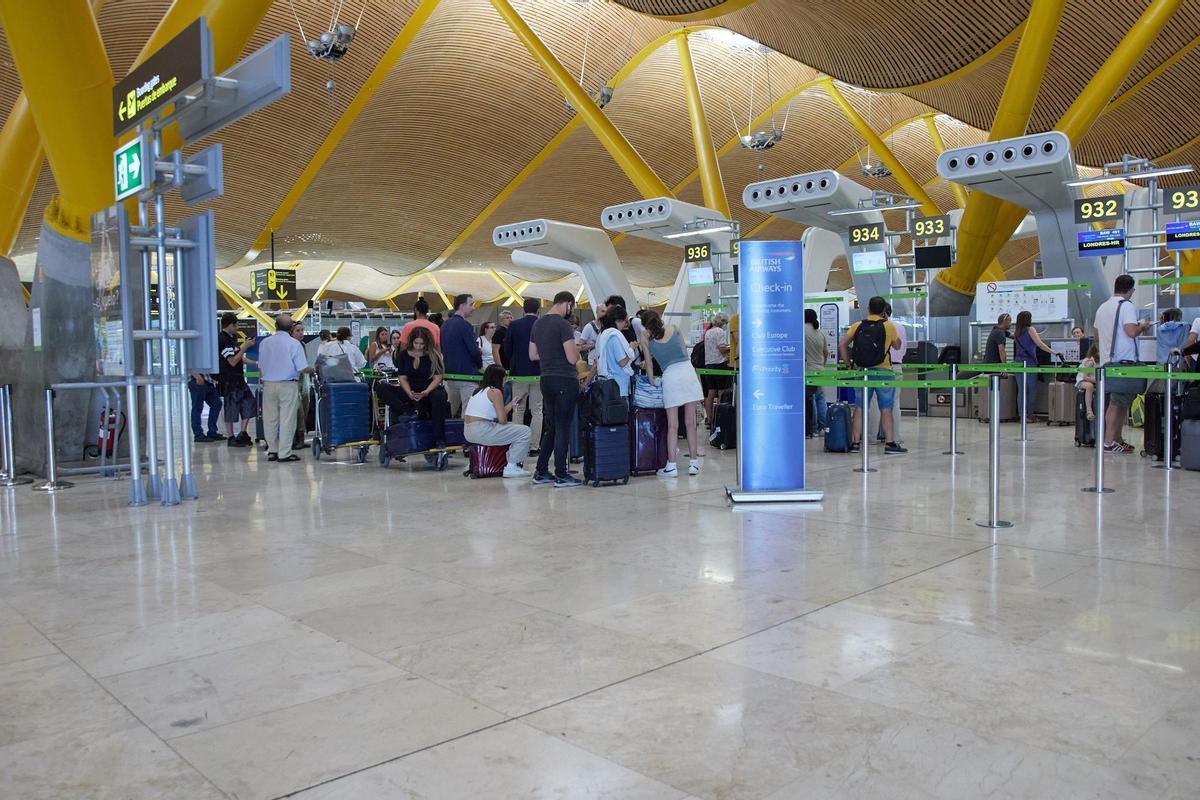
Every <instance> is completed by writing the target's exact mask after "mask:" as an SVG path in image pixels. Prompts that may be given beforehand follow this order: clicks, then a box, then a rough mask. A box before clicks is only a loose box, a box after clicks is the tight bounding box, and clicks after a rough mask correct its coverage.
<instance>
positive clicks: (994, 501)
mask: <svg viewBox="0 0 1200 800" xmlns="http://www.w3.org/2000/svg"><path fill="white" fill-rule="evenodd" d="M988 405H989V415H988V416H989V419H988V518H987V519H986V520H982V519H981V520H978V521H976V523H975V524H976V525H978V526H979V527H981V528H1011V527H1012V523H1011V522H1008V521H1007V520H1002V519H1000V376H999V375H993V376H991V378H990V379H989V385H988Z"/></svg>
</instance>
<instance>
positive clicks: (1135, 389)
mask: <svg viewBox="0 0 1200 800" xmlns="http://www.w3.org/2000/svg"><path fill="white" fill-rule="evenodd" d="M1128 302H1129V301H1128V300H1122V301H1121V302H1120V303H1117V310H1116V313H1115V314H1113V330H1112V338H1111V339H1110V340H1109V344H1108V359H1109V360H1108V361H1107V362H1105V366H1111V365H1112V364H1114V363H1115V364H1116V365H1117V366H1118V367H1132V366H1137V364H1138V362H1136V361H1129V360H1124V361H1116V362H1114V361H1113V360H1112V357H1113V353H1115V352H1116V349H1117V328H1118V327H1119V326H1120V324H1121V305H1122V304H1124V303H1128ZM1104 382H1105V388H1106V389H1107V390H1108V392H1109V393H1110V394H1133V395H1137V394H1145V393H1146V379H1145V378H1109V377H1108V376H1105V378H1104Z"/></svg>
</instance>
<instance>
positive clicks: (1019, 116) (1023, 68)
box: [937, 0, 1066, 297]
mask: <svg viewBox="0 0 1200 800" xmlns="http://www.w3.org/2000/svg"><path fill="white" fill-rule="evenodd" d="M1065 5H1066V0H1034V3H1033V7H1032V8H1031V9H1030V11H1029V18H1028V19H1027V20H1026V23H1025V32H1024V33H1023V34H1022V35H1021V44H1020V45H1019V46H1018V47H1017V56H1016V58H1015V59H1014V60H1013V64H1012V68H1011V69H1010V70H1009V73H1008V81H1007V82H1006V83H1005V85H1004V94H1003V95H1002V96H1001V98H1000V104H999V105H998V106H997V108H996V116H995V118H994V119H993V121H992V130H991V133H989V134H988V141H990V142H994V141H998V140H1000V139H1009V138H1012V137H1014V136H1023V135H1024V134H1025V129H1026V127H1027V126H1028V125H1029V117H1030V115H1031V114H1032V113H1033V106H1034V103H1036V102H1037V96H1038V89H1039V88H1041V81H1042V74H1043V73H1044V72H1045V69H1046V63H1047V62H1048V61H1049V60H1050V52H1051V50H1052V49H1053V48H1054V39H1055V36H1056V35H1057V34H1058V26H1059V22H1060V21H1061V19H1062V13H1063V8H1064V6H1065ZM1025 213H1026V212H1025V210H1024V209H1019V208H1017V207H1016V206H1014V205H1012V204H1011V203H1006V202H1004V201H1003V200H999V199H997V198H995V197H992V196H991V195H988V194H984V193H983V192H973V193H972V194H971V196H970V197H969V198H968V200H967V204H966V205H965V206H964V207H963V216H962V220H961V221H960V222H959V225H958V261H957V263H955V264H954V266H952V267H951V268H950V269H945V270H942V271H941V272H940V273H939V274H938V277H937V280H938V282H939V283H941V284H942V285H944V286H946V287H947V288H949V289H951V290H952V291H955V292H958V293H959V294H961V295H965V296H967V297H970V296H972V295H974V293H975V284H976V282H978V280H979V278H980V277H981V276H982V275H983V273H984V268H985V265H987V264H989V263H990V262H991V261H992V260H993V259H994V258H995V257H996V253H998V252H999V248H997V249H995V250H994V251H993V250H992V248H991V241H992V237H993V234H994V233H999V232H1000V231H1002V230H1004V228H1003V226H1002V225H1000V224H999V223H1000V220H1008V219H1011V218H1013V217H1015V218H1016V220H1017V222H1016V224H1017V225H1019V224H1020V221H1021V219H1023V218H1024V217H1025ZM1018 214H1019V216H1018ZM1015 229H1016V228H1015V226H1014V227H1013V228H1012V229H1009V230H1008V231H1007V232H1005V233H1004V234H1003V236H1004V241H1008V238H1009V237H1010V236H1012V231H1013V230H1015Z"/></svg>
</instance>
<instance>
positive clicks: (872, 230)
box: [850, 222, 883, 244]
mask: <svg viewBox="0 0 1200 800" xmlns="http://www.w3.org/2000/svg"><path fill="white" fill-rule="evenodd" d="M850 244H883V223H882V222H872V223H870V224H869V225H853V226H851V227H850Z"/></svg>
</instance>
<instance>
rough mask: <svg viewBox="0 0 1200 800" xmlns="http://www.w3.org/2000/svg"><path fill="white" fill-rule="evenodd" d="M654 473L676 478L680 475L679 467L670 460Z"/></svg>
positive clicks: (662, 476) (661, 476)
mask: <svg viewBox="0 0 1200 800" xmlns="http://www.w3.org/2000/svg"><path fill="white" fill-rule="evenodd" d="M654 474H655V475H657V476H658V477H660V478H675V477H678V476H679V468H678V467H676V466H675V463H674V462H672V461H668V462H667V465H666V466H665V467H663V468H662V469H660V470H659V471H658V472H656V473H654Z"/></svg>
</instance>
